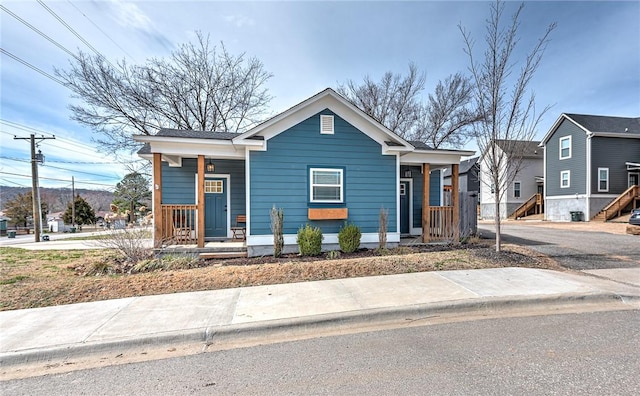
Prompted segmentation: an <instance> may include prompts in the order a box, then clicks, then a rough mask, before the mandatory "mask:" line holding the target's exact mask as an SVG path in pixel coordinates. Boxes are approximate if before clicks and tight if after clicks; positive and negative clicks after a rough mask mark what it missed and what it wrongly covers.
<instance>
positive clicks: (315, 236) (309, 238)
mask: <svg viewBox="0 0 640 396" xmlns="http://www.w3.org/2000/svg"><path fill="white" fill-rule="evenodd" d="M322 238H323V237H322V230H321V229H320V228H318V227H311V226H310V225H309V224H307V225H306V226H304V227H300V229H299V230H298V238H297V241H298V249H300V254H301V255H302V256H317V255H319V254H320V252H321V251H322Z"/></svg>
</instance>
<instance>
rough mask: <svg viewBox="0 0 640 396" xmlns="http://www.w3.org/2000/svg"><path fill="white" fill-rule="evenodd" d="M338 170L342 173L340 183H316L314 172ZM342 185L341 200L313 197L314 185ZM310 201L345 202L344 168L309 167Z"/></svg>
mask: <svg viewBox="0 0 640 396" xmlns="http://www.w3.org/2000/svg"><path fill="white" fill-rule="evenodd" d="M322 171H324V172H338V173H340V184H314V183H313V172H322ZM316 186H319V187H336V186H338V187H340V200H339V201H336V200H331V199H313V187H316ZM309 202H312V203H344V169H341V168H310V169H309Z"/></svg>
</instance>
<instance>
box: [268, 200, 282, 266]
mask: <svg viewBox="0 0 640 396" xmlns="http://www.w3.org/2000/svg"><path fill="white" fill-rule="evenodd" d="M283 224H284V209H282V208H276V206H275V205H274V206H273V208H271V231H272V232H273V257H280V256H282V248H283V247H284V236H283V234H282V228H283Z"/></svg>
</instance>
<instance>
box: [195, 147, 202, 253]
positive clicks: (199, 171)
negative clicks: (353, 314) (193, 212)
mask: <svg viewBox="0 0 640 396" xmlns="http://www.w3.org/2000/svg"><path fill="white" fill-rule="evenodd" d="M196 205H197V207H198V222H197V224H198V230H197V231H196V233H197V235H198V247H199V248H203V247H204V155H198V198H197V202H196Z"/></svg>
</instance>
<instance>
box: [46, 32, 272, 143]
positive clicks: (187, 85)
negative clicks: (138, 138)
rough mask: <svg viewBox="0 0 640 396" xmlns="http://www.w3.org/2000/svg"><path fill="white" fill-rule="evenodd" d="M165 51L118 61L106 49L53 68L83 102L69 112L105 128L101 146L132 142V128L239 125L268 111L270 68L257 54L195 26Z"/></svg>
mask: <svg viewBox="0 0 640 396" xmlns="http://www.w3.org/2000/svg"><path fill="white" fill-rule="evenodd" d="M197 39H198V40H197V42H196V43H187V44H183V45H181V46H180V47H179V48H178V49H177V50H175V51H174V52H173V53H172V54H171V56H170V57H168V58H154V59H150V60H148V61H147V62H146V64H144V65H128V64H127V63H126V62H125V61H124V60H123V61H121V62H119V63H118V65H117V66H116V67H114V66H113V65H112V64H111V63H109V62H108V61H107V60H106V59H105V58H103V57H101V56H91V55H88V54H85V53H79V54H78V56H77V57H75V58H74V59H72V60H71V61H70V68H69V69H68V70H59V69H58V70H56V75H57V76H58V77H60V78H61V79H62V80H63V81H64V83H65V85H66V86H67V87H68V88H69V89H71V90H72V92H73V95H74V97H76V98H78V99H80V101H81V104H78V105H73V106H71V107H70V108H71V111H72V113H73V116H72V118H73V119H74V120H76V121H78V122H79V123H81V124H83V125H86V126H89V127H90V128H91V129H92V130H93V131H95V132H97V133H99V134H100V135H102V138H101V139H99V138H98V139H96V141H97V142H98V144H99V145H100V147H101V149H103V150H105V151H107V152H117V151H120V150H122V149H128V150H133V149H135V148H137V147H138V144H137V143H136V142H134V141H133V139H131V135H132V134H144V135H153V134H155V133H156V132H157V130H158V129H160V128H176V129H195V130H203V131H221V132H241V131H243V130H245V129H247V128H249V127H251V126H252V125H254V124H256V123H257V122H259V121H260V120H261V117H263V116H264V114H265V110H266V107H267V105H268V103H269V101H270V100H271V96H270V95H269V94H268V92H267V89H266V88H264V85H265V83H266V82H267V81H268V80H269V79H270V78H271V77H272V75H271V74H270V73H268V72H266V71H265V70H264V67H263V65H262V63H261V62H260V61H259V60H258V59H256V58H248V59H247V58H246V57H245V54H240V55H238V56H234V55H232V54H230V53H229V52H228V51H227V50H226V48H225V47H224V45H222V44H221V46H220V48H219V49H218V48H216V47H215V46H212V45H211V44H210V42H209V37H208V36H207V37H205V36H203V35H202V34H201V33H198V34H197Z"/></svg>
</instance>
